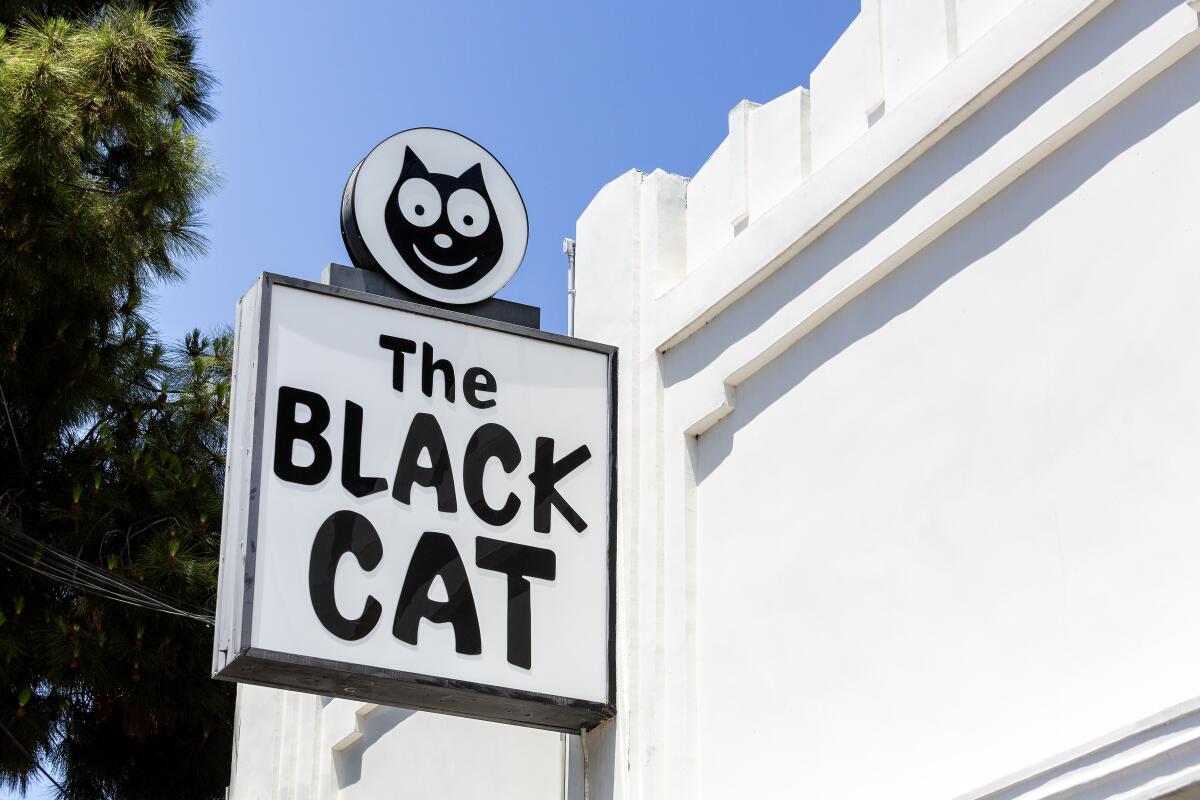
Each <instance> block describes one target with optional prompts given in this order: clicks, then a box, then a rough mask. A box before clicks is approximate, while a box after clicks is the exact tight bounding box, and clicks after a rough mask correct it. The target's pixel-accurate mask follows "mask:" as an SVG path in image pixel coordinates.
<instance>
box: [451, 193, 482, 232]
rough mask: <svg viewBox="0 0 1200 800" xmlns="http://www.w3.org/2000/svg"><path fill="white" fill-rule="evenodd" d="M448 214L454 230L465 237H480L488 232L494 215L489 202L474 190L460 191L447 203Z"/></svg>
mask: <svg viewBox="0 0 1200 800" xmlns="http://www.w3.org/2000/svg"><path fill="white" fill-rule="evenodd" d="M446 214H447V215H448V216H449V217H450V224H451V225H452V226H453V227H454V230H456V231H458V232H459V233H460V234H462V235H463V236H478V235H479V234H481V233H483V232H484V231H486V230H487V227H488V223H489V222H491V220H492V214H491V212H490V211H488V205H487V201H486V200H484V199H483V196H482V195H480V194H479V192H477V191H475V190H474V189H459V190H457V191H456V192H454V194H452V195H450V199H449V200H447V201H446Z"/></svg>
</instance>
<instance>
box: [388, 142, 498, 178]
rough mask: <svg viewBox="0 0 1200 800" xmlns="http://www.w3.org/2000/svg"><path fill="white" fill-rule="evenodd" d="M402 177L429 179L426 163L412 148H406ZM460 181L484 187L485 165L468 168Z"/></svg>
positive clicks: (401, 170)
mask: <svg viewBox="0 0 1200 800" xmlns="http://www.w3.org/2000/svg"><path fill="white" fill-rule="evenodd" d="M400 177H402V178H428V177H429V169H428V168H427V167H426V166H425V162H424V161H422V160H421V157H420V156H418V155H417V154H416V153H414V152H413V149H412V148H411V147H408V146H405V148H404V166H403V167H401V168H400ZM458 179H459V180H460V181H463V182H464V183H467V184H474V185H476V186H478V187H482V186H483V165H482V164H478V163H477V164H475V165H474V166H471V167H468V168H467V169H466V171H465V172H463V173H462V174H461V175H459V176H458Z"/></svg>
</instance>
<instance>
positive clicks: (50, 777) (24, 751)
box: [0, 722, 67, 797]
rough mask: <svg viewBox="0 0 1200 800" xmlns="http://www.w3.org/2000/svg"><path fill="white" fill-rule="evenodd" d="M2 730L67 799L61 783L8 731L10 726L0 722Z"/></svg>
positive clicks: (60, 794)
mask: <svg viewBox="0 0 1200 800" xmlns="http://www.w3.org/2000/svg"><path fill="white" fill-rule="evenodd" d="M0 730H2V731H4V735H5V736H7V737H8V738H9V740H10V741H12V743H13V745H14V746H16V748H17V749H18V750H20V751H21V752H22V753H24V754H25V757H26V758H28V759H29V760H30V761H32V762H33V765H34V766H35V767H37V768H38V772H40V773H42V774H43V775H45V776H46V780H48V781H50V782H51V783H53V784H54V787H55V788H56V789H58V794H59V796H60V797H66V796H67V790H66V789H64V788H63V787H62V784H61V783H59V782H58V781H56V780H54V776H53V775H51V774H50V773H49V772H47V771H46V768H45V767H43V766H42V762H40V761H38V760H37V759H36V758H34V757H33V754H32V753H30V752H29V751H28V750H26V749H25V745H23V744H21V740H20V739H18V738H17V737H16V736H13V733H12V731H10V730H9V729H8V726H7V725H5V724H4V723H3V722H0Z"/></svg>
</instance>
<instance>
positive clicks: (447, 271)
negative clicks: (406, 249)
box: [412, 244, 479, 275]
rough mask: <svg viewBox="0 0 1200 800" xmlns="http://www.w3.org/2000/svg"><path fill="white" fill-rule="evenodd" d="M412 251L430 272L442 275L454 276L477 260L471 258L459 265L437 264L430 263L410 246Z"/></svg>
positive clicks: (415, 247) (476, 258) (475, 257)
mask: <svg viewBox="0 0 1200 800" xmlns="http://www.w3.org/2000/svg"><path fill="white" fill-rule="evenodd" d="M412 249H413V252H414V253H416V254H417V258H419V259H421V261H423V262H424V263H425V266H427V267H429V268H430V269H432V270H437V271H438V272H440V273H442V274H443V275H454V274H456V273H459V272H462V271H463V270H464V269H467V268H469V267H470V266H471V265H472V264H474V263H475V262H476V261H478V260H479V257H478V256H471V258H470V259H468V260H467V261H464V262H463V263H461V264H439V263H438V262H436V261H430V260H429V259H428V258H426V257H425V254H424V253H422V252H421V250H420V248H418V247H417V246H416V245H415V244H414V245H413V246H412Z"/></svg>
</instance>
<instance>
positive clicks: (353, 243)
mask: <svg viewBox="0 0 1200 800" xmlns="http://www.w3.org/2000/svg"><path fill="white" fill-rule="evenodd" d="M528 225H529V223H528V217H527V216H526V213H525V204H524V203H523V202H522V200H521V195H520V193H519V192H518V191H517V187H516V185H515V184H513V181H512V178H511V177H509V175H508V173H507V172H506V171H505V170H504V167H502V166H501V165H500V162H498V161H497V160H496V159H495V158H494V157H493V156H492V154H491V153H489V152H488V151H487V150H484V149H483V148H482V147H480V146H479V145H478V144H476V143H475V142H473V141H471V140H470V139H468V138H466V137H465V136H461V135H460V134H457V133H454V132H452V131H446V130H441V129H438V128H414V129H412V130H408V131H403V132H401V133H398V134H396V135H394V136H392V137H390V138H388V139H385V140H384V141H383V142H382V143H380V144H379V145H378V146H377V147H376V148H375V149H374V150H372V151H371V153H370V154H369V155H368V156H367V157H366V158H365V159H363V161H362V163H361V164H359V165H358V166H357V167H356V168H355V170H354V172H353V173H352V174H351V175H350V180H349V181H348V182H347V184H346V191H345V193H344V194H343V197H342V238H343V239H344V241H345V242H346V249H347V250H348V251H349V253H350V258H351V260H353V262H354V264H355V266H357V267H360V268H362V269H374V270H380V271H383V272H386V273H387V274H388V275H390V276H391V277H392V278H393V279H394V280H396V282H397V283H399V284H400V285H401V286H403V287H404V288H406V289H408V290H410V291H412V292H415V293H417V294H419V295H421V296H422V297H426V298H428V299H430V300H435V301H438V302H442V303H454V304H463V303H475V302H479V301H480V300H485V299H487V298H488V297H491V296H492V295H493V294H495V293H496V292H497V291H499V290H500V288H501V287H503V286H504V284H506V283H507V282H508V280H509V278H511V277H512V276H513V274H514V273H515V272H516V271H517V267H519V266H520V264H521V259H522V258H523V257H524V255H525V245H526V242H527V240H528V237H529V227H528Z"/></svg>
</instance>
